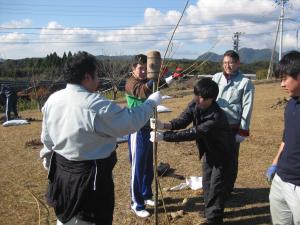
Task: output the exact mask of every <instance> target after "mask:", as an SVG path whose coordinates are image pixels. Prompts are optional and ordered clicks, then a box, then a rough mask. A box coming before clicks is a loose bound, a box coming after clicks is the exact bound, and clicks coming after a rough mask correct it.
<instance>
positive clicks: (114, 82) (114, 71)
mask: <svg viewBox="0 0 300 225" xmlns="http://www.w3.org/2000/svg"><path fill="white" fill-rule="evenodd" d="M99 64H100V67H101V70H100V75H101V77H105V78H106V79H105V81H106V82H105V83H104V84H103V82H102V85H104V86H105V87H104V88H105V90H104V91H112V94H113V100H116V98H117V93H118V91H120V90H121V89H123V88H124V85H125V79H126V78H127V77H128V75H129V73H130V61H129V60H118V59H113V57H109V58H106V59H103V60H100V61H99Z"/></svg>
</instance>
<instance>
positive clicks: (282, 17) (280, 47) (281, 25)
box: [278, 0, 285, 60]
mask: <svg viewBox="0 0 300 225" xmlns="http://www.w3.org/2000/svg"><path fill="white" fill-rule="evenodd" d="M284 4H285V1H284V0H281V2H280V5H281V12H280V41H279V57H278V58H279V60H280V59H281V57H282V42H283V20H284Z"/></svg>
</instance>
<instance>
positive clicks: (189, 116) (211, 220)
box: [150, 78, 235, 225]
mask: <svg viewBox="0 0 300 225" xmlns="http://www.w3.org/2000/svg"><path fill="white" fill-rule="evenodd" d="M218 92H219V89H218V85H217V84H216V83H215V82H214V81H212V80H211V79H210V78H203V79H202V80H200V81H198V82H197V83H196V85H195V86H194V94H195V96H194V99H193V100H192V101H191V102H190V103H189V104H188V106H187V108H186V109H185V110H184V111H183V112H182V113H181V115H180V116H179V117H178V118H176V119H173V120H171V121H170V122H169V123H162V122H160V121H159V120H156V121H155V120H152V121H151V128H155V126H157V129H168V130H171V131H166V132H156V137H155V133H154V131H152V132H151V138H150V140H151V141H152V142H153V141H154V139H156V141H161V140H164V141H169V142H181V141H192V140H196V144H197V147H198V150H199V156H200V159H201V157H202V156H203V172H202V173H203V180H202V182H203V195H204V205H205V212H204V215H205V217H206V221H205V222H204V223H203V224H211V225H213V224H222V223H223V214H224V206H225V201H226V197H227V195H228V192H229V188H230V184H229V182H228V181H226V179H228V177H229V176H230V175H231V174H232V172H233V166H234V157H235V154H234V152H232V149H234V148H233V145H234V137H233V134H232V133H231V129H230V127H229V124H228V122H227V119H226V115H225V113H224V112H223V111H222V109H221V108H220V107H219V106H218V104H217V103H216V98H217V96H218ZM190 123H193V126H192V127H191V128H188V129H184V128H186V127H187V126H188V125H189V124H190ZM180 129H184V130H180ZM173 130H180V131H173Z"/></svg>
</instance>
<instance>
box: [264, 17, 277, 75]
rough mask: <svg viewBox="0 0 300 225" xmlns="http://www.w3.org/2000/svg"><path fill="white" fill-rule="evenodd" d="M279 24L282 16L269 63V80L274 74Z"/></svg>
mask: <svg viewBox="0 0 300 225" xmlns="http://www.w3.org/2000/svg"><path fill="white" fill-rule="evenodd" d="M279 26H280V18H279V20H278V23H277V29H276V36H275V41H274V45H273V49H272V54H271V60H270V64H269V69H268V74H267V80H269V79H270V78H271V76H272V74H273V63H274V53H275V50H276V44H277V37H278V32H279Z"/></svg>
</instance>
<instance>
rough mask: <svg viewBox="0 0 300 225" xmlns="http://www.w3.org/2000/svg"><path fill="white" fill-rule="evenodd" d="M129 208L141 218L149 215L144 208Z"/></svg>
mask: <svg viewBox="0 0 300 225" xmlns="http://www.w3.org/2000/svg"><path fill="white" fill-rule="evenodd" d="M131 210H132V212H134V213H135V215H137V216H138V217H141V218H146V217H149V216H150V213H149V212H148V211H147V210H145V209H142V210H136V209H135V208H133V207H132V206H131Z"/></svg>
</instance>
